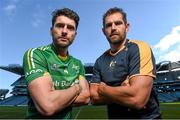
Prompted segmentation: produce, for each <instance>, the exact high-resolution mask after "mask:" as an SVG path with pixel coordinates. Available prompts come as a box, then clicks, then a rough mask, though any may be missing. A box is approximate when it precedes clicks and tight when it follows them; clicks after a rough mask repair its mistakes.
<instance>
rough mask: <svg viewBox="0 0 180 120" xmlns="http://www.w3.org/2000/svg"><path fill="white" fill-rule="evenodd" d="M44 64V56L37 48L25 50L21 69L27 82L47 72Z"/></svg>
mask: <svg viewBox="0 0 180 120" xmlns="http://www.w3.org/2000/svg"><path fill="white" fill-rule="evenodd" d="M46 66H47V65H46V62H45V58H44V57H43V55H42V53H41V52H40V51H39V50H37V49H36V48H34V49H29V50H28V51H26V52H25V54H24V57H23V69H24V73H25V79H26V82H27V84H29V83H30V82H31V81H32V80H34V79H36V78H38V77H41V76H43V75H46V74H49V73H48V72H47V67H46Z"/></svg>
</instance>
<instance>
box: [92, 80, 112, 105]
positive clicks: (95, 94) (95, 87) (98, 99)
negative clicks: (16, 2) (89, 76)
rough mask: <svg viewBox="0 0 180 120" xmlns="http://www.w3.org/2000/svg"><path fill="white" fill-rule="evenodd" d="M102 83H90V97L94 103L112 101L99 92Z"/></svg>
mask: <svg viewBox="0 0 180 120" xmlns="http://www.w3.org/2000/svg"><path fill="white" fill-rule="evenodd" d="M99 86H100V84H99V83H91V84H90V99H91V103H92V104H93V105H102V104H106V103H110V100H108V98H107V97H106V96H103V95H100V94H99V93H98V89H99Z"/></svg>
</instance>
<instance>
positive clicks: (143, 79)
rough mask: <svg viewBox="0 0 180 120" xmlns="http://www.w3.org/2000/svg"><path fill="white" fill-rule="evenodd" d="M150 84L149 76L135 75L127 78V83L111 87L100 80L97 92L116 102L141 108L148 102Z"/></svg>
mask: <svg viewBox="0 0 180 120" xmlns="http://www.w3.org/2000/svg"><path fill="white" fill-rule="evenodd" d="M152 86H153V78H152V77H151V76H145V75H137V76H134V77H132V78H130V79H129V85H122V86H117V87H112V86H108V85H106V84H105V83H103V82H101V83H100V85H99V89H98V93H99V94H100V95H102V96H105V97H107V98H110V99H111V100H112V101H113V102H115V103H117V104H120V105H123V106H127V107H130V108H135V109H142V108H144V107H145V105H146V103H147V102H148V99H149V96H150V93H151V89H152Z"/></svg>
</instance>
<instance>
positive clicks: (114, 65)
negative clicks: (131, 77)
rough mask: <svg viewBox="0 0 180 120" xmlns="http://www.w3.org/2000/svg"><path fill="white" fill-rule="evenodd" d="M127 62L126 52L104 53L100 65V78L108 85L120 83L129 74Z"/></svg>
mask: <svg viewBox="0 0 180 120" xmlns="http://www.w3.org/2000/svg"><path fill="white" fill-rule="evenodd" d="M128 64H129V63H128V55H127V53H126V52H121V53H119V54H118V55H116V56H110V55H106V56H105V57H104V58H103V60H102V64H101V67H100V73H101V77H102V78H101V79H102V80H103V81H104V82H106V83H107V84H109V85H113V86H117V85H120V84H121V83H122V82H123V81H124V80H125V79H126V77H127V76H128V74H129V70H128Z"/></svg>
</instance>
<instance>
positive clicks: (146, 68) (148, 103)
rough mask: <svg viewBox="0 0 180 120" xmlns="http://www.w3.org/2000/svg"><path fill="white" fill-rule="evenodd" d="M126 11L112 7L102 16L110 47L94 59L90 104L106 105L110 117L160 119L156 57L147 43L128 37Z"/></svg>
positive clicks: (104, 31)
mask: <svg viewBox="0 0 180 120" xmlns="http://www.w3.org/2000/svg"><path fill="white" fill-rule="evenodd" d="M128 29H129V24H128V23H127V19H126V13H125V12H124V11H123V10H122V9H121V8H117V7H115V8H111V9H109V10H108V11H107V12H106V13H105V14H104V16H103V29H102V30H103V33H104V34H105V36H106V38H107V40H108V42H109V44H110V49H109V50H107V51H106V52H104V53H103V54H102V55H101V56H100V57H99V58H98V59H97V60H96V62H95V65H94V69H93V78H92V81H91V84H90V94H91V103H92V104H94V105H97V104H107V109H108V117H109V119H132V118H135V119H158V118H161V114H160V109H159V102H158V99H157V95H156V92H155V90H154V89H153V80H154V79H155V78H156V75H155V73H156V71H155V59H154V56H153V53H152V50H151V48H150V47H149V45H147V44H146V43H145V42H142V41H139V40H129V39H127V38H126V34H127V32H128Z"/></svg>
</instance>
